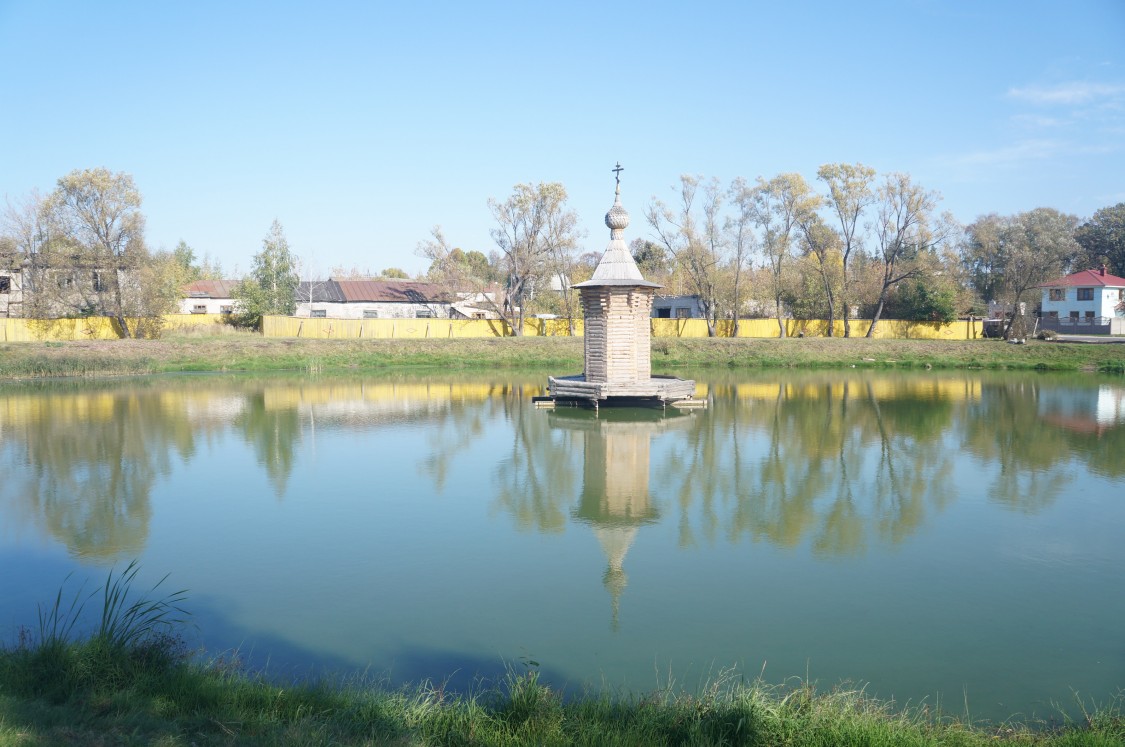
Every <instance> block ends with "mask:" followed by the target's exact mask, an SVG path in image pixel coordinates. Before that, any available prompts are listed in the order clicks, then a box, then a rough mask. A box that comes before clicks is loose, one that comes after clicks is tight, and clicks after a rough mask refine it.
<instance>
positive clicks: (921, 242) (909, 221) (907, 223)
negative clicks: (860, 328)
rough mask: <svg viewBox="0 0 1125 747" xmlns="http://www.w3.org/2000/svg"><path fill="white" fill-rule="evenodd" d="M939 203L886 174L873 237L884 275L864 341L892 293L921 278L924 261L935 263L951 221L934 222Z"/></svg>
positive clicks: (916, 187)
mask: <svg viewBox="0 0 1125 747" xmlns="http://www.w3.org/2000/svg"><path fill="white" fill-rule="evenodd" d="M939 199H941V198H940V197H939V196H938V194H937V193H936V192H930V191H927V190H925V189H923V188H922V187H921V186H919V185H917V184H914V183H913V182H912V181H911V180H910V176H909V175H908V174H888V175H887V177H886V179H885V181H884V182H883V184H882V185H881V186H880V187H879V190H878V198H877V208H876V219H875V226H874V237H875V245H876V247H877V256H878V258H879V259H880V260H881V261H882V264H883V273H882V283H881V285H880V288H879V298H878V300H877V301H876V303H875V312H874V314H873V315H872V317H871V326H870V327H868V328H867V335H866V336H867V337H874V335H875V325H877V324H878V323H879V319H880V317H882V315H883V309H884V307H885V306H886V303H887V295H888V294H889V293H890V291H891V289H892V288H893V287H895V286H896V285H898V284H899V283H901V282H902V281H904V280H907V279H910V278H916V277H918V276H919V275H921V274H922V273H923V271H924V270H925V267H926V260H927V259H933V260H935V262H936V250H937V248H938V246H939V245H941V244H942V243H944V242H945V240H946V238H947V237H948V235H949V234H950V232H951V230H952V229H951V225H952V218H948V219H946V220H945V221H939V222H935V221H934V218H933V211H934V209H935V208H936V207H937V202H938V200H939Z"/></svg>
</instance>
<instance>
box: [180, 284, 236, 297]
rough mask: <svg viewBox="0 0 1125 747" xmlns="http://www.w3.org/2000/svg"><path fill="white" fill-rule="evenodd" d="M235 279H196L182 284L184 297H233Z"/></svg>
mask: <svg viewBox="0 0 1125 747" xmlns="http://www.w3.org/2000/svg"><path fill="white" fill-rule="evenodd" d="M236 285H238V281H237V280H196V281H195V282H193V283H188V284H187V285H185V286H184V289H183V290H184V298H234V295H233V292H234V287H235V286H236Z"/></svg>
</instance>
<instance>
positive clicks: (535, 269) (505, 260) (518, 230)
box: [488, 182, 580, 336]
mask: <svg viewBox="0 0 1125 747" xmlns="http://www.w3.org/2000/svg"><path fill="white" fill-rule="evenodd" d="M566 200H567V194H566V188H565V187H563V185H561V184H559V183H557V182H552V183H548V184H544V183H540V184H537V185H532V184H517V185H516V186H515V188H514V192H513V194H512V195H511V196H510V197H509V198H508V199H507V200H505V201H504V202H498V201H497V200H495V199H489V201H488V207H489V210H491V211H492V216H493V217H494V218H495V219H496V223H497V226H496V228H494V229H492V231H491V233H492V239H493V241H495V242H496V245H497V246H498V247H499V248H500V252H501V255H502V264H503V268H504V271H505V273H506V275H507V286H508V287H507V290H508V293H507V298H506V299H505V302H504V304H503V305H502V306H501V308H500V312H501V315H502V316H503V317H504V319H505V320H506V321H507V322H508V323H509V325H511V327H512V331H513V332H514V333H515V334H516V335H517V336H522V335H523V320H524V316H525V313H526V311H527V305H528V303H529V302H530V301H531V300H532V299H533V298H534V295H535V292H536V290H537V289H539V288H540V287H541V286H543V285H544V284H545V282H547V281H548V280H549V278H550V277H551V276H552V275H556V276H557V275H558V274H559V272H560V269H559V268H565V267H566V264H565V260H564V258H565V257H566V256H569V255H573V254H574V253H575V251H576V250H577V247H578V238H579V235H580V234H579V231H578V228H577V226H578V216H577V214H576V213H575V212H574V211H573V210H570V209H569V208H568V207H567V204H566ZM564 291H569V288H564ZM569 308H570V307H569V305H568V309H569ZM571 316H572V317H573V314H571Z"/></svg>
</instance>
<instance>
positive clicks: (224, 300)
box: [179, 280, 238, 314]
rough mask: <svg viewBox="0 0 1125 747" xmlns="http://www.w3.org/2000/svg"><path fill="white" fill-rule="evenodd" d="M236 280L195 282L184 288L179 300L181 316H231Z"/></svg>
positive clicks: (235, 304) (235, 303) (234, 305)
mask: <svg viewBox="0 0 1125 747" xmlns="http://www.w3.org/2000/svg"><path fill="white" fill-rule="evenodd" d="M237 285H238V281H237V280H196V281H195V282H192V283H188V284H187V285H185V286H184V291H183V297H182V298H180V307H179V313H181V314H233V313H234V312H235V308H236V307H237V305H238V302H237V301H235V299H234V288H235V286H237Z"/></svg>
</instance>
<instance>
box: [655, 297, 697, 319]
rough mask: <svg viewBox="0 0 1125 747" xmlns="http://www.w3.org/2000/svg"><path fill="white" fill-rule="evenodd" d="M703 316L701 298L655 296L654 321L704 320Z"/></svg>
mask: <svg viewBox="0 0 1125 747" xmlns="http://www.w3.org/2000/svg"><path fill="white" fill-rule="evenodd" d="M703 316H704V314H703V302H702V301H701V299H700V298H699V296H655V297H654V298H653V299H652V318H653V319H702V318H703Z"/></svg>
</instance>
